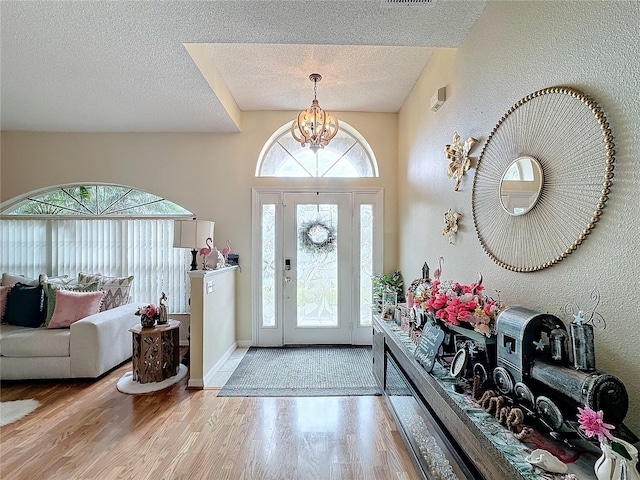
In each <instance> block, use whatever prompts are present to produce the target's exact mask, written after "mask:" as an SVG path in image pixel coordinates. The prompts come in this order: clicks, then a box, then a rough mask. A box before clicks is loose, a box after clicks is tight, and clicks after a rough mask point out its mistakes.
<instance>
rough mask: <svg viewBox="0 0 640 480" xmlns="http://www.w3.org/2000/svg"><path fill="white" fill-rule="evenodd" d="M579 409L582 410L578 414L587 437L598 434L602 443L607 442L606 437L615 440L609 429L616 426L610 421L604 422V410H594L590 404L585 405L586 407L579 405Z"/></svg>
mask: <svg viewBox="0 0 640 480" xmlns="http://www.w3.org/2000/svg"><path fill="white" fill-rule="evenodd" d="M578 411H579V412H580V415H578V422H580V428H581V429H582V430H584V433H585V434H586V435H587V437H594V436H597V437H598V440H599V441H600V443H604V442H605V437H606V438H608V439H609V440H614V437H613V435H611V433H610V432H609V430H612V429H614V428H615V427H614V426H613V425H611V424H609V423H604V420H603V415H604V414H603V413H602V410H598V411H597V412H594V411H593V410H592V409H591V408H589V406H587V405H585V407H584V408H580V407H578Z"/></svg>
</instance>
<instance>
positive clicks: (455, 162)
mask: <svg viewBox="0 0 640 480" xmlns="http://www.w3.org/2000/svg"><path fill="white" fill-rule="evenodd" d="M476 143H478V140H476V139H475V138H473V137H469V138H467V140H466V141H465V142H464V145H462V144H461V143H460V135H458V132H454V134H453V143H452V144H451V145H445V146H444V154H445V155H446V156H447V159H448V160H449V167H448V168H447V177H449V178H453V177H455V179H456V184H455V187H453V189H454V190H455V191H456V192H457V191H458V188H459V187H460V182H461V181H462V177H463V176H464V172H466V171H467V170H469V168H471V159H470V158H469V152H470V151H471V149H472V148H473V146H474V145H475V144H476Z"/></svg>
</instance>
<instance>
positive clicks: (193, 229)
mask: <svg viewBox="0 0 640 480" xmlns="http://www.w3.org/2000/svg"><path fill="white" fill-rule="evenodd" d="M214 225H215V222H211V221H209V220H176V221H175V222H174V228H173V246H174V248H190V249H191V270H197V269H198V262H197V260H196V255H197V254H198V248H200V247H203V246H205V245H206V241H207V238H209V237H211V238H212V239H213V227H214Z"/></svg>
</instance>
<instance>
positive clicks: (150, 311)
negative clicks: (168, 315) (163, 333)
mask: <svg viewBox="0 0 640 480" xmlns="http://www.w3.org/2000/svg"><path fill="white" fill-rule="evenodd" d="M135 314H136V315H138V316H145V317H149V318H153V319H155V320H158V319H159V318H160V310H159V309H158V307H156V306H155V305H154V304H153V303H151V304H149V305H145V306H143V307H138V310H137V311H136V313H135Z"/></svg>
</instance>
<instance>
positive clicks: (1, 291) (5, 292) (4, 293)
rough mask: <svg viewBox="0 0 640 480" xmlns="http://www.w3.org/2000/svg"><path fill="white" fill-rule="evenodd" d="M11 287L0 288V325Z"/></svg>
mask: <svg viewBox="0 0 640 480" xmlns="http://www.w3.org/2000/svg"><path fill="white" fill-rule="evenodd" d="M11 287H12V285H7V286H4V287H2V286H0V323H2V322H4V312H5V310H6V308H7V297H9V291H10V290H11Z"/></svg>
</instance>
